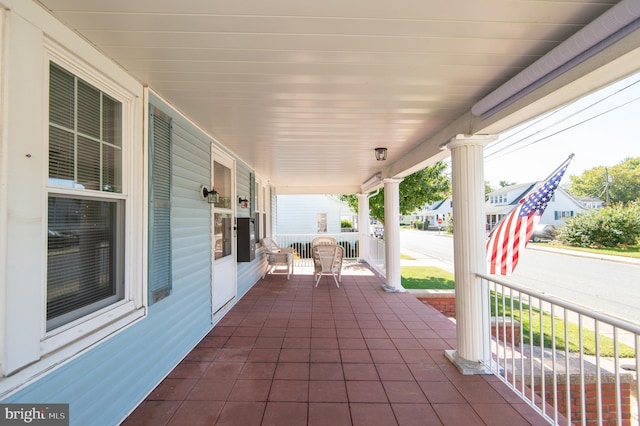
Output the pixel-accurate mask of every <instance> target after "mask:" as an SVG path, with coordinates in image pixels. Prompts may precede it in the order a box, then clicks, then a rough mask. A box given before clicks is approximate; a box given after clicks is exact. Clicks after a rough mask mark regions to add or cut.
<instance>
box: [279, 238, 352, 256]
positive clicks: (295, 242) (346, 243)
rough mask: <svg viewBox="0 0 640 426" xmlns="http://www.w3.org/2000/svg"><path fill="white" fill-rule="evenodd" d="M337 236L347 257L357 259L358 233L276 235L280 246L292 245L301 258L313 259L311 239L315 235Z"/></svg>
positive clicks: (337, 240)
mask: <svg viewBox="0 0 640 426" xmlns="http://www.w3.org/2000/svg"><path fill="white" fill-rule="evenodd" d="M318 236H323V237H325V236H329V237H335V239H336V242H337V243H338V244H339V245H341V246H342V247H344V257H345V259H357V258H358V256H359V254H358V246H359V244H358V233H357V232H341V233H339V234H278V235H277V236H276V237H275V240H276V244H278V246H279V247H292V248H293V249H294V250H295V251H296V253H297V254H298V257H299V258H300V259H311V241H312V240H313V238H314V237H318Z"/></svg>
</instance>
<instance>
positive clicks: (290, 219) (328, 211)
mask: <svg viewBox="0 0 640 426" xmlns="http://www.w3.org/2000/svg"><path fill="white" fill-rule="evenodd" d="M277 211H278V219H277V229H278V235H286V234H307V235H308V234H337V233H339V232H342V229H341V226H340V224H341V221H342V220H343V219H346V220H348V221H350V222H351V223H352V224H353V226H354V227H357V218H358V215H357V214H356V213H355V212H354V211H353V210H351V209H350V208H349V206H348V205H347V203H345V202H342V201H340V200H339V199H338V197H337V196H335V195H314V194H310V195H278V197H277ZM350 230H351V229H350Z"/></svg>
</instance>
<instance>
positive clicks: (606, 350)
mask: <svg viewBox="0 0 640 426" xmlns="http://www.w3.org/2000/svg"><path fill="white" fill-rule="evenodd" d="M400 274H401V276H402V281H401V282H402V286H403V287H404V288H406V289H411V290H450V289H453V288H455V281H454V276H453V274H452V273H450V272H448V271H445V270H443V269H440V268H436V267H433V266H403V267H402V268H401V269H400ZM494 297H495V294H494V293H493V292H492V293H491V314H492V315H493V316H495V305H494V302H495V299H494ZM499 297H501V296H499ZM512 303H513V305H512ZM503 306H504V307H505V308H506V312H505V315H506V316H507V317H511V316H513V318H514V319H515V320H516V321H518V322H520V323H521V324H522V327H521V328H522V333H523V338H524V342H525V343H526V344H533V345H537V346H540V337H541V335H543V334H544V347H546V348H551V347H552V341H551V338H550V336H551V326H552V321H551V315H550V314H548V313H546V312H545V313H543V315H542V330H543V332H541V331H540V319H541V316H540V310H538V309H536V308H533V307H531V320H530V319H529V318H530V316H529V305H527V304H524V303H523V304H522V316H521V315H520V305H519V302H518V301H517V300H515V299H514V300H513V301H512V300H511V299H510V298H508V297H506V296H505V298H504V301H503V300H501V299H500V300H498V316H499V317H501V316H502V314H503ZM512 306H513V309H512ZM531 323H533V324H531ZM554 326H555V333H556V349H557V350H564V348H565V346H566V344H567V343H566V342H565V339H564V322H563V321H561V320H559V319H556V320H555V324H554ZM532 327H533V343H532V342H531V341H530V335H531V333H530V330H531V329H532ZM578 330H579V329H578V325H577V324H573V323H569V327H568V336H569V351H570V352H578V351H579V349H580V348H579V347H578V344H579V334H578ZM595 340H596V339H595V333H594V332H592V331H589V330H587V329H585V330H583V348H584V353H585V354H587V355H595V353H596V350H595V348H596V342H595ZM619 351H620V356H621V357H623V358H627V357H633V356H635V353H634V350H633V348H631V347H629V346H627V345H624V344H620V345H619ZM613 354H614V352H613V339H611V338H609V337H606V336H601V337H600V355H601V356H605V357H612V356H613Z"/></svg>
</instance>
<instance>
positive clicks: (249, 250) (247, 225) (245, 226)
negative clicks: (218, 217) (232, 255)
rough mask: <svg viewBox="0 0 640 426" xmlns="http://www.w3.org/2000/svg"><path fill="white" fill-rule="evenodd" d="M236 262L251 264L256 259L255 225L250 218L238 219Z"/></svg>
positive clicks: (253, 220)
mask: <svg viewBox="0 0 640 426" xmlns="http://www.w3.org/2000/svg"><path fill="white" fill-rule="evenodd" d="M237 227H238V262H251V261H252V260H253V259H255V258H256V223H255V219H254V218H252V217H239V218H238V219H237Z"/></svg>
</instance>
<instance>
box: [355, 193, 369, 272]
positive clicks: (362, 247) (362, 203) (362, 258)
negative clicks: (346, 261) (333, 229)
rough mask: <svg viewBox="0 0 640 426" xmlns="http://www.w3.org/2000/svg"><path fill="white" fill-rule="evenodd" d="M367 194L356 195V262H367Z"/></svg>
mask: <svg viewBox="0 0 640 426" xmlns="http://www.w3.org/2000/svg"><path fill="white" fill-rule="evenodd" d="M370 257H371V256H370V254H369V194H358V262H367V263H370V262H369V258H370Z"/></svg>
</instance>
